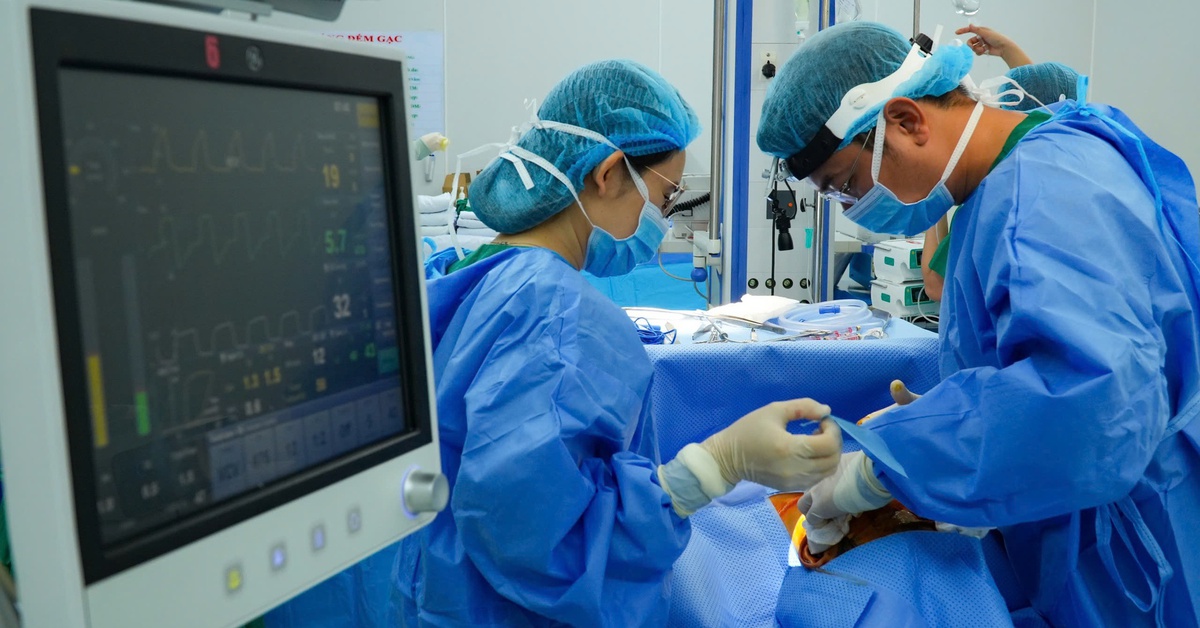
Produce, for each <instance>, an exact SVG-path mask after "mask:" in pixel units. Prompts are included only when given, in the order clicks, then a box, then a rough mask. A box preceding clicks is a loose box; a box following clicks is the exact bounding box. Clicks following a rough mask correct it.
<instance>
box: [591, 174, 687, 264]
mask: <svg viewBox="0 0 1200 628" xmlns="http://www.w3.org/2000/svg"><path fill="white" fill-rule="evenodd" d="M626 165H628V162H626ZM629 174H630V175H632V176H633V182H634V183H635V184H636V185H637V189H638V192H640V193H641V195H642V213H641V215H640V216H638V225H637V230H636V231H634V232H633V235H630V236H629V237H628V238H620V239H617V238H615V237H613V235H612V234H611V233H609V232H607V231H605V230H604V229H601V228H600V227H597V226H596V223H593V222H592V219H591V217H590V216H588V215H587V210H586V209H585V210H583V216H584V218H587V221H588V222H589V223H591V225H592V234H591V235H590V236H589V237H588V243H587V254H586V257H584V260H583V269H584V270H586V271H588V272H589V273H591V274H593V275H595V276H597V277H615V276H617V275H625V274H628V273H629V272H630V271H632V270H633V267H634V266H637V265H638V264H641V263H643V262H648V261H650V260H652V259H654V254H655V253H657V252H658V247H659V246H660V245H661V244H662V241H663V238H664V237H666V235H667V219H666V218H663V215H662V210H661V209H659V207H658V206H657V205H655V204H654V203H651V202H650V194H649V192H648V191H647V189H646V183H645V182H644V181H642V178H641V177H640V176H638V173H637V172H636V171H635V170H634V169H633V166H629ZM579 207H580V209H582V208H583V205H580V206H579Z"/></svg>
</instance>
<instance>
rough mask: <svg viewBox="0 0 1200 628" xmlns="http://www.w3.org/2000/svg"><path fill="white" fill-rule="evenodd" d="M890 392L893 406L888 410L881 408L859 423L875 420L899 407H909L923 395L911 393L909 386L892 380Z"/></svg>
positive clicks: (887, 408)
mask: <svg viewBox="0 0 1200 628" xmlns="http://www.w3.org/2000/svg"><path fill="white" fill-rule="evenodd" d="M889 392H891V393H892V402H893V403H892V405H890V406H888V407H886V408H880V409H879V410H876V411H874V412H872V413H870V414H868V415H867V416H865V417H863V418H862V419H861V420H860V421H859V423H862V422H865V421H870V420H871V419H873V418H875V417H877V416H879V415H881V414H883V413H885V412H887V411H889V410H893V409H895V408H897V407H899V406H907V405H908V404H910V403H912V402H914V401H916V400H917V399H920V398H921V395H918V394H916V393H914V392H912V391H910V390H909V389H908V386H905V385H904V382H902V381H900V380H898V379H894V380H892V384H891V387H890V391H889Z"/></svg>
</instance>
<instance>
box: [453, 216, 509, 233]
mask: <svg viewBox="0 0 1200 628" xmlns="http://www.w3.org/2000/svg"><path fill="white" fill-rule="evenodd" d="M454 224H455V226H456V229H457V230H458V234H459V235H467V236H480V237H487V238H494V237H496V236H497V235H499V234H498V233H496V232H495V231H494V230H492V229H490V228H488V226H487V225H485V224H483V221H482V220H480V219H479V216H476V215H475V212H473V211H465V212H462V213H460V214H459V215H458V218H457V219H456V220H455V223H454Z"/></svg>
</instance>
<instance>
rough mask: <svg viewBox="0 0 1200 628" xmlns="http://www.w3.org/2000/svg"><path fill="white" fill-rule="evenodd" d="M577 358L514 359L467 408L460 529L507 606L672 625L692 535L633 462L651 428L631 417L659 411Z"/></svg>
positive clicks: (642, 461) (492, 367)
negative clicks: (670, 612)
mask: <svg viewBox="0 0 1200 628" xmlns="http://www.w3.org/2000/svg"><path fill="white" fill-rule="evenodd" d="M583 335H585V336H586V332H584V333H583ZM543 340H545V338H542V339H539V342H534V343H532V344H533V345H541V344H542V343H541V342H540V341H543ZM582 344H583V345H584V346H583V347H580V348H578V351H581V352H586V351H592V350H599V346H601V345H602V344H603V340H602V339H587V338H585V339H584V341H583V342H582ZM542 346H543V347H544V345H542ZM610 346H611V345H610ZM639 348H640V347H639ZM564 351H565V353H566V354H567V355H565V356H564V355H563V353H564ZM610 351H611V349H610ZM575 352H576V349H566V350H562V348H561V347H560V351H557V352H556V351H542V350H538V351H510V352H503V353H501V354H500V355H501V356H502V357H501V358H499V359H498V360H496V361H493V362H491V363H489V364H486V365H485V367H484V369H482V370H481V371H480V373H479V375H478V377H477V378H476V384H475V385H473V386H472V388H471V389H470V390H469V391H468V393H467V398H466V402H467V403H466V406H467V408H468V410H467V426H468V433H467V437H466V441H465V443H464V448H463V455H462V466H461V468H460V470H459V473H458V478H457V482H456V483H455V486H454V489H453V496H452V508H453V512H454V518H455V523H456V525H457V527H458V530H459V532H460V536H461V540H462V546H463V550H464V551H465V552H466V554H467V555H468V556H469V557H470V559H471V561H472V562H473V563H474V565H475V566H476V567H477V568H478V569H479V571H480V573H482V574H483V576H484V577H485V578H486V579H487V581H488V583H489V584H491V586H492V587H493V588H495V590H496V591H497V592H499V593H500V594H501V595H503V596H504V597H506V598H508V599H510V600H512V601H514V602H516V603H517V604H520V605H521V606H523V607H525V608H527V609H529V610H531V611H533V612H536V613H538V614H540V615H543V616H545V617H547V618H549V619H551V620H554V621H557V622H563V623H566V624H570V625H576V626H579V625H614V626H615V625H639V624H640V623H641V622H643V621H645V620H646V618H652V617H655V616H658V615H659V614H661V613H664V612H665V609H666V598H665V596H666V592H665V584H664V583H665V579H666V576H667V574H668V572H669V570H670V568H671V565H672V564H673V563H674V562H675V559H676V558H678V556H679V555H680V554H681V553H682V552H683V549H684V547H685V546H686V543H687V539H688V535H689V532H690V527H689V525H688V523H687V522H686V521H684V520H683V519H681V518H679V517H678V516H677V515H676V514H675V513H674V511H673V509H672V507H671V503H670V499H669V498H668V496H667V494H666V493H665V492H664V491H663V490H662V488H660V487H659V485H658V483H657V477H656V465H655V464H654V463H653V462H652V461H651V460H649V459H647V458H645V457H642V456H640V455H637V454H635V453H633V452H630V451H626V449H627V448H628V446H629V443H630V439H631V438H632V437H633V432H634V429H635V427H636V425H637V420H638V418H639V417H637V416H623V414H629V413H631V414H634V415H636V414H637V413H638V409H639V408H640V409H641V414H642V417H641V420H648V419H647V418H646V416H647V414H648V412H647V410H646V408H647V405H648V402H646V401H644V400H643V399H642V398H641V397H642V395H639V394H638V393H637V392H636V390H635V389H631V388H630V386H629V385H628V384H626V383H625V382H623V381H621V380H620V379H618V378H617V377H616V376H615V375H614V374H612V373H608V372H605V371H604V370H602V369H601V368H597V367H595V366H594V364H593V363H589V364H593V367H592V368H590V369H589V370H588V371H586V372H585V371H584V370H583V366H582V365H581V364H575V363H572V354H574V353H575ZM597 355H601V356H602V355H603V353H599V354H597ZM642 383H645V382H642ZM638 388H640V386H639V387H638ZM630 409H632V412H630Z"/></svg>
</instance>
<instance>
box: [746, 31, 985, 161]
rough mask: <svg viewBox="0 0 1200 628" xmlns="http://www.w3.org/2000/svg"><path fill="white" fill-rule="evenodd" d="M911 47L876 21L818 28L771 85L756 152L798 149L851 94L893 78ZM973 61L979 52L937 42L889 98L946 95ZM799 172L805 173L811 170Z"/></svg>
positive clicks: (852, 131)
mask: <svg viewBox="0 0 1200 628" xmlns="http://www.w3.org/2000/svg"><path fill="white" fill-rule="evenodd" d="M911 49H912V44H911V43H910V42H909V40H908V39H906V38H905V37H904V36H903V35H901V34H900V33H899V32H897V31H896V30H894V29H892V28H890V27H887V26H884V25H883V24H879V23H877V22H847V23H845V24H838V25H836V26H831V27H829V28H827V29H825V30H823V31H821V32H820V33H817V34H816V35H814V36H813V37H812V38H811V39H809V40H808V41H806V42H805V43H804V44H803V45H801V46H800V48H799V49H798V50H797V51H796V52H795V54H793V55H792V56H791V58H790V59H788V60H787V63H785V64H783V68H781V69H780V71H779V74H778V75H777V76H776V77H775V79H774V82H773V83H772V85H771V86H770V88H768V89H767V98H766V101H765V102H764V103H763V110H762V117H761V119H760V121H759V123H758V147H759V149H760V150H762V151H763V152H765V153H769V154H771V155H775V156H776V157H782V158H787V157H791V156H792V155H795V154H796V153H798V152H800V151H801V150H803V149H804V148H805V147H806V146H807V145H808V143H809V142H811V141H812V140H813V138H814V137H815V136H816V134H817V132H818V131H819V130H820V129H821V128H822V127H823V126H825V123H826V122H827V121H828V120H829V118H830V117H831V116H833V113H834V112H835V111H837V109H838V107H839V106H840V105H841V102H842V97H843V96H845V95H846V92H848V91H850V90H851V89H853V88H854V87H857V86H858V85H862V84H865V83H874V82H876V81H879V80H882V79H884V78H886V77H888V76H890V75H891V74H893V73H894V72H895V71H896V70H898V69H899V68H900V65H901V64H902V63H903V62H904V59H905V57H907V56H908V53H909V51H910V50H911ZM973 62H974V55H973V54H972V53H971V51H970V49H968V48H967V47H966V46H962V45H956V44H947V45H944V46H940V47H939V48H938V49H937V50H936V51H934V54H933V55H932V57H930V58H929V60H927V61H926V62H925V65H924V66H923V67H922V68H921V69H920V70H919V71H918V72H917V73H916V74H914V75H913V76H912V77H911V78H909V79H908V80H907V81H905V82H904V83H902V84H900V85H899V86H898V87H897V88H896V89H895V91H894V92H893V93H892V97H907V98H922V97H925V96H941V95H943V94H946V93H949V92H950V91H952V90H954V88H956V87H958V85H959V83H960V82H961V81H962V79H963V77H965V76H966V75H967V73H968V72H970V71H971V65H972V63H973ZM883 104H884V103H879V104H877V105H875V106H874V107H870V108H868V109H865V110H864V111H863V113H862V115H861V116H859V118H858V119H857V120H856V121H855V122H854V123H853V124H852V125H851V126H850V128H849V130H848V132H847V133H846V135H845V137H843V138H841V139H842V141H841V144H840V145H839V146H838V148H842V147H844V146H846V145H847V144H849V143H850V141H851V140H852V139H853V138H854V136H855V135H857V134H859V133H862V132H864V131H867V130H870V129H871V128H873V127H874V126H875V121H876V117H877V116H878V114H879V110H880V109H881V108H882V107H883ZM794 174H796V175H797V176H802V177H803V176H808V174H809V173H794Z"/></svg>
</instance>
